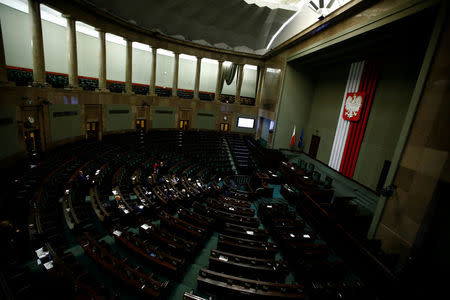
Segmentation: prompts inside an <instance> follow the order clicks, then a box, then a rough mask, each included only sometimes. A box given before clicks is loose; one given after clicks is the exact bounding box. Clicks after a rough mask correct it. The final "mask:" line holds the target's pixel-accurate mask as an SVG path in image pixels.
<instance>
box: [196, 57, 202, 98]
mask: <svg viewBox="0 0 450 300" xmlns="http://www.w3.org/2000/svg"><path fill="white" fill-rule="evenodd" d="M201 66H202V58H201V57H198V56H197V69H196V70H195V86H194V99H195V100H200V98H199V97H198V91H199V87H200V72H201Z"/></svg>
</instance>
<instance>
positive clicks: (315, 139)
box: [309, 135, 320, 159]
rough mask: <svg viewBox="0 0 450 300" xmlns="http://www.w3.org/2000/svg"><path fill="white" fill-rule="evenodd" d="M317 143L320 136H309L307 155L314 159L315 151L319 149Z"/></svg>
mask: <svg viewBox="0 0 450 300" xmlns="http://www.w3.org/2000/svg"><path fill="white" fill-rule="evenodd" d="M319 143H320V136H317V135H313V136H312V137H311V144H310V145H309V156H310V157H312V158H314V159H315V158H316V156H317V151H319Z"/></svg>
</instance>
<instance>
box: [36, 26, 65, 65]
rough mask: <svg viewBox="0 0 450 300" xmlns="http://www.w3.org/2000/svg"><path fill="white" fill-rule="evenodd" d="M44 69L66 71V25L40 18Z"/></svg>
mask: <svg viewBox="0 0 450 300" xmlns="http://www.w3.org/2000/svg"><path fill="white" fill-rule="evenodd" d="M42 37H43V39H44V57H45V70H46V71H50V72H59V73H68V69H69V65H68V62H67V36H66V27H63V26H60V25H56V24H54V23H50V22H48V21H45V20H42Z"/></svg>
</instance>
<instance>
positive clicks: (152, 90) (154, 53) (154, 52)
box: [150, 46, 158, 96]
mask: <svg viewBox="0 0 450 300" xmlns="http://www.w3.org/2000/svg"><path fill="white" fill-rule="evenodd" d="M150 48H151V49H152V69H151V72H150V73H151V74H150V96H156V88H155V85H156V58H157V50H158V48H155V47H151V46H150Z"/></svg>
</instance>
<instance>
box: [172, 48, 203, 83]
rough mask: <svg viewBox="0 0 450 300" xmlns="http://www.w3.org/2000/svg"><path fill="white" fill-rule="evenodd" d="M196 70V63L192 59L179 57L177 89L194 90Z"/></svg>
mask: <svg viewBox="0 0 450 300" xmlns="http://www.w3.org/2000/svg"><path fill="white" fill-rule="evenodd" d="M196 69H197V61H194V60H192V59H186V58H183V57H182V56H180V65H179V66H178V88H179V89H186V90H193V89H194V86H195V71H196ZM201 71H203V70H201Z"/></svg>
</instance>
